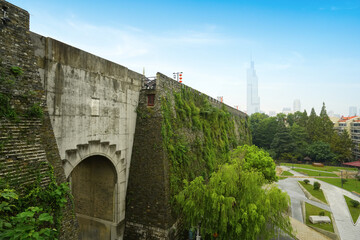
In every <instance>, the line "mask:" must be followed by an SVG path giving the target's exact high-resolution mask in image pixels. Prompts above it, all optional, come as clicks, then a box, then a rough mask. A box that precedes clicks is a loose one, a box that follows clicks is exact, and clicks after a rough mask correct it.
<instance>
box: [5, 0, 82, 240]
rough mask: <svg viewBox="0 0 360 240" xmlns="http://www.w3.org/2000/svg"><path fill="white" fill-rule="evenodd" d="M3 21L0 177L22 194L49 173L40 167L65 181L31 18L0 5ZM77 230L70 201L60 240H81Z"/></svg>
mask: <svg viewBox="0 0 360 240" xmlns="http://www.w3.org/2000/svg"><path fill="white" fill-rule="evenodd" d="M2 10H6V13H4V11H2ZM4 16H6V17H7V18H8V19H9V20H10V21H2V20H0V109H1V110H0V178H1V179H2V180H4V179H5V180H6V181H9V183H10V184H13V186H11V187H14V188H16V189H17V190H19V191H21V187H22V186H24V185H25V184H27V183H31V182H32V181H33V180H34V178H35V176H36V173H37V172H46V171H48V168H47V167H46V166H45V165H43V164H42V163H46V162H49V163H51V165H52V166H53V168H54V172H55V176H56V180H57V182H58V183H62V182H65V181H66V178H65V174H64V170H63V168H62V164H61V158H60V156H59V152H58V148H57V145H56V141H55V137H54V134H53V131H52V127H51V122H50V118H49V115H48V111H47V107H46V96H45V94H44V89H43V87H42V84H41V79H40V77H39V73H38V69H37V66H36V58H35V54H34V48H33V45H32V42H31V38H30V35H29V13H28V12H26V11H25V10H23V9H20V8H18V7H16V6H14V5H12V4H10V3H8V2H5V1H2V0H0V17H4ZM34 110H36V112H37V113H38V114H33V113H34ZM40 112H43V114H39V113H40ZM40 115H41V116H40ZM48 181H49V178H45V179H44V181H43V183H42V184H44V185H45V184H47V182H48ZM19 188H20V189H19ZM76 226H77V223H76V219H74V218H73V211H72V205H71V203H70V202H68V206H67V208H66V209H65V210H64V218H63V225H62V229H61V236H60V238H61V239H77V231H76Z"/></svg>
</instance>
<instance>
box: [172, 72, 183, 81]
mask: <svg viewBox="0 0 360 240" xmlns="http://www.w3.org/2000/svg"><path fill="white" fill-rule="evenodd" d="M182 75H183V72H174V73H173V78H174V80H176V81H178V82H179V83H182Z"/></svg>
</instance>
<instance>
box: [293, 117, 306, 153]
mask: <svg viewBox="0 0 360 240" xmlns="http://www.w3.org/2000/svg"><path fill="white" fill-rule="evenodd" d="M290 136H291V138H292V140H293V142H294V151H293V153H294V156H295V157H296V158H297V159H298V160H302V158H303V157H304V155H305V151H306V148H307V146H308V143H307V141H308V134H307V132H306V130H305V128H304V127H301V126H299V125H298V124H297V123H294V124H293V125H292V127H291V130H290Z"/></svg>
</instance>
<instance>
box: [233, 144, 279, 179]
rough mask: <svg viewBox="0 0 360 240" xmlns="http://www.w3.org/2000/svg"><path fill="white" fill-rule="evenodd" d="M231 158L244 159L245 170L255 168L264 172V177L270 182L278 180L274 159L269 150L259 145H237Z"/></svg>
mask: <svg viewBox="0 0 360 240" xmlns="http://www.w3.org/2000/svg"><path fill="white" fill-rule="evenodd" d="M231 158H232V159H243V160H244V162H243V169H244V170H251V169H255V170H256V171H258V172H260V173H262V175H263V176H264V178H265V179H266V180H267V181H269V182H273V181H276V180H277V177H276V171H275V168H276V166H275V163H274V160H273V159H272V158H271V157H270V155H269V153H268V152H266V151H264V150H262V149H260V148H258V147H257V146H254V145H252V146H249V145H244V146H240V147H237V148H236V149H235V150H234V151H233V152H232V153H231Z"/></svg>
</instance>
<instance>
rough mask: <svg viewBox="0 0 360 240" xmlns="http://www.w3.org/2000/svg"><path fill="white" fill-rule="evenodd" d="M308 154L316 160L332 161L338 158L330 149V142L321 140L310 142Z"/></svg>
mask: <svg viewBox="0 0 360 240" xmlns="http://www.w3.org/2000/svg"><path fill="white" fill-rule="evenodd" d="M306 154H307V155H308V156H309V157H310V158H311V159H312V160H313V161H315V162H332V161H334V160H335V159H336V155H335V154H334V153H333V152H332V151H331V149H330V144H328V143H324V142H321V141H317V142H313V143H312V144H310V145H309V146H308V148H307V150H306Z"/></svg>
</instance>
